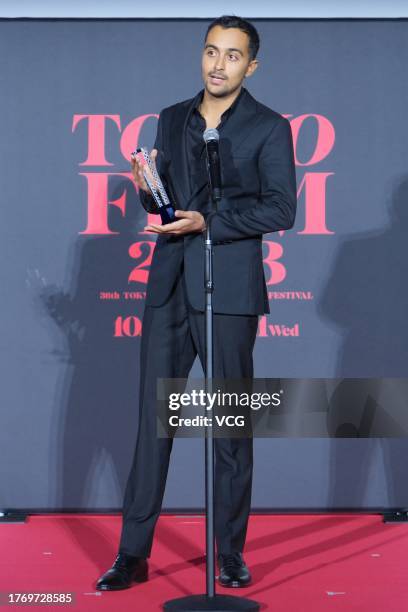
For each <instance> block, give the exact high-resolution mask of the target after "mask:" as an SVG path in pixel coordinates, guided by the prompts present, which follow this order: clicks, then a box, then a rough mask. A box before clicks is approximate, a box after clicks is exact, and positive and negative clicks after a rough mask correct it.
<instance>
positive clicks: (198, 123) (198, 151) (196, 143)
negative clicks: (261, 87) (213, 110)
mask: <svg viewBox="0 0 408 612" xmlns="http://www.w3.org/2000/svg"><path fill="white" fill-rule="evenodd" d="M242 93H243V88H242V87H241V91H240V92H239V94H238V96H237V97H236V98H235V100H234V102H233V103H232V104H231V106H230V107H228V108H227V109H226V110H225V111H224V112H223V113H222V115H221V120H220V123H219V124H218V125H217V130H218V131H219V132H220V137H222V128H223V126H224V125H225V123H226V121H227V120H228V117H230V116H231V115H232V113H233V112H234V110H235V109H236V107H237V106H238V104H239V101H240V99H241V97H242ZM203 95H204V91H203V93H202V95H201V96H200V97H199V98H198V100H197V102H196V105H195V106H194V108H193V109H192V112H191V114H190V117H189V120H188V122H187V126H186V153H187V163H188V167H189V178H190V190H191V193H193V192H194V191H195V190H196V189H198V188H199V187H200V188H201V189H200V191H198V192H197V196H199V194H201V195H204V194H202V191H203V190H204V189H207V187H208V173H207V160H206V152H205V142H204V140H203V133H204V130H205V129H206V122H205V119H204V117H203V116H202V115H201V113H200V111H199V110H198V108H199V106H200V104H201V102H202V99H203Z"/></svg>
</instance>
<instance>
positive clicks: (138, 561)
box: [96, 553, 148, 591]
mask: <svg viewBox="0 0 408 612" xmlns="http://www.w3.org/2000/svg"><path fill="white" fill-rule="evenodd" d="M147 578H148V563H147V561H146V559H144V558H143V557H134V556H132V555H127V554H125V553H119V554H118V556H117V557H116V559H115V562H114V564H113V565H112V567H111V568H110V569H108V571H107V572H105V573H104V574H103V575H102V576H101V577H100V578H99V580H98V582H97V583H96V589H97V590H98V591H119V590H121V589H128V588H129V587H130V586H131V584H132V582H145V581H146V580H147Z"/></svg>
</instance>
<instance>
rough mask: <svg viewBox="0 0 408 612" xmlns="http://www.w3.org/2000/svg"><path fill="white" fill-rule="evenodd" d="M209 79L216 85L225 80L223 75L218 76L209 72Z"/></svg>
mask: <svg viewBox="0 0 408 612" xmlns="http://www.w3.org/2000/svg"><path fill="white" fill-rule="evenodd" d="M210 79H211V81H212V82H213V83H215V84H216V85H218V84H219V83H222V82H223V81H225V77H223V76H220V75H218V74H210Z"/></svg>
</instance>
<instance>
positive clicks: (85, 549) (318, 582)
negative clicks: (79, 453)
mask: <svg viewBox="0 0 408 612" xmlns="http://www.w3.org/2000/svg"><path fill="white" fill-rule="evenodd" d="M120 525H121V518H120V516H107V515H103V516H101V515H68V514H65V515H61V514H58V515H42V516H34V517H30V518H29V519H28V520H27V522H26V523H25V524H9V525H8V524H0V538H1V540H0V543H1V551H2V554H1V561H0V563H1V567H0V591H1V592H2V593H4V592H17V593H21V592H34V593H38V592H73V593H74V594H75V600H76V603H75V605H74V606H70V607H67V608H66V609H70V610H75V612H93V611H94V610H101V611H102V610H103V611H105V610H111V611H112V612H127V611H128V610H129V611H130V610H135V611H137V612H139V611H147V612H148V611H154V610H160V609H161V608H160V604H161V603H162V602H163V601H165V600H167V599H171V598H173V597H182V596H183V595H188V594H192V593H202V592H203V591H204V590H205V565H204V558H203V550H204V534H205V527H204V517H203V516H198V517H196V516H162V517H161V518H160V520H159V523H158V527H157V531H156V538H155V543H154V546H153V551H152V556H151V558H150V579H149V581H148V582H147V583H144V584H141V585H135V586H133V587H132V588H130V589H127V590H125V591H120V592H113V593H112V592H111V593H109V592H104V593H99V592H98V591H95V581H96V579H97V578H98V577H99V575H100V574H101V573H102V572H104V571H105V570H106V569H108V567H110V565H111V564H112V562H113V560H114V558H115V556H116V551H117V543H118V538H119V532H120ZM245 560H246V562H247V564H248V565H249V567H250V569H251V572H252V575H253V585H252V586H251V587H249V588H246V589H240V590H237V589H233V590H232V589H223V588H217V591H218V592H219V593H225V594H237V595H238V594H239V595H243V596H245V597H250V598H251V599H255V600H257V601H259V602H260V603H261V609H262V610H274V611H275V612H292V611H293V612H294V611H296V612H298V611H301V612H309V611H311V612H312V611H313V612H320V611H323V610H324V611H330V612H331V611H335V612H339V611H341V612H351V611H354V610H356V611H357V610H358V611H362V612H363V611H364V612H366V611H367V612H403V611H405V610H408V525H405V524H392V525H389V524H387V525H386V524H383V522H382V517H381V516H380V515H370V516H367V515H351V514H343V515H339V514H337V515H317V516H316V515H302V516H299V515H290V516H287V515H285V516H282V515H262V516H251V520H250V526H249V531H248V539H247V545H246V549H245ZM12 608H18V609H23V606H12ZM9 609H10V608H9ZM24 609H25V610H26V611H27V610H30V609H44V606H38V605H37V606H30V607H27V606H24ZM46 609H48V610H49V609H58V610H61V609H64V606H56V605H51V606H50V605H49V606H47V608H46Z"/></svg>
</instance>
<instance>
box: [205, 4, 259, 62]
mask: <svg viewBox="0 0 408 612" xmlns="http://www.w3.org/2000/svg"><path fill="white" fill-rule="evenodd" d="M215 26H221V27H222V28H238V29H239V30H242V31H243V32H245V34H248V36H249V57H250V59H251V60H253V59H255V58H256V55H257V53H258V51H259V34H258V32H257V30H256V28H255V26H253V25H252V23H250V22H249V21H247V20H246V19H242V17H237V16H236V15H222V17H218V18H217V19H214V21H212V22H211V23H210V25H209V26H208V28H207V32H206V34H205V40H207V36H208V33H209V31H210V30H212V29H213V28H214V27H215Z"/></svg>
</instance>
